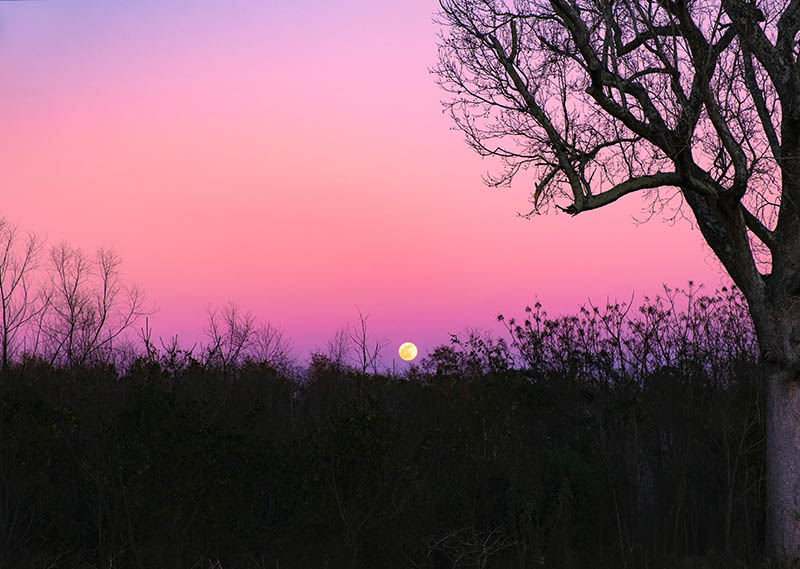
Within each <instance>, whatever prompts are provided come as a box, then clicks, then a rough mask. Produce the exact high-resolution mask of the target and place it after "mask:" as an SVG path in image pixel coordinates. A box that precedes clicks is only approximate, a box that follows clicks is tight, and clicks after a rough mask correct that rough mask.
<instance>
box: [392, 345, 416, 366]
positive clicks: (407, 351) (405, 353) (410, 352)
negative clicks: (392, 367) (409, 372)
mask: <svg viewBox="0 0 800 569" xmlns="http://www.w3.org/2000/svg"><path fill="white" fill-rule="evenodd" d="M397 353H399V354H400V357H401V358H403V359H404V360H406V361H407V362H410V361H411V360H413V359H414V358H416V357H417V347H416V346H415V345H414V344H412V343H411V342H406V343H404V344H401V345H400V349H399V350H397Z"/></svg>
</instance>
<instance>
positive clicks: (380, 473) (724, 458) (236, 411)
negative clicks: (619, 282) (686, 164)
mask: <svg viewBox="0 0 800 569" xmlns="http://www.w3.org/2000/svg"><path fill="white" fill-rule="evenodd" d="M498 320H499V321H500V322H501V323H502V324H503V325H504V326H505V328H506V332H507V333H506V335H505V337H502V338H497V337H493V336H492V335H490V334H487V333H484V332H480V331H471V332H466V333H464V334H460V335H454V336H452V338H451V342H450V343H449V344H447V345H443V346H440V347H438V348H436V349H434V350H433V351H432V352H431V353H430V355H429V356H428V357H426V358H424V359H423V360H422V362H421V363H420V364H419V365H414V366H411V367H410V368H409V369H408V370H407V371H405V372H403V373H397V372H393V371H391V370H386V371H380V370H378V371H377V372H376V371H375V370H373V369H371V367H370V362H371V361H372V360H371V359H370V357H369V353H370V351H359V346H360V345H361V344H359V343H358V340H359V339H361V340H363V345H364V346H369V347H370V350H371V349H372V348H373V347H376V346H379V345H380V343H379V342H374V341H373V340H371V339H369V338H368V336H367V330H366V317H363V316H362V318H361V324H360V325H356V326H353V327H349V328H347V329H343V330H342V331H340V333H338V334H337V337H336V338H334V339H333V340H332V341H331V343H330V344H329V345H328V347H327V350H320V351H318V352H317V353H314V354H312V356H311V359H310V362H309V363H308V365H306V366H299V365H297V364H296V363H293V362H292V361H291V358H288V357H278V358H276V357H272V356H274V354H275V353H276V352H275V350H274V349H273V350H272V351H271V350H270V349H268V348H269V345H271V346H272V347H273V348H275V346H279V347H280V346H284V347H285V346H286V345H287V343H286V341H285V340H284V339H283V338H282V336H281V335H280V334H279V333H277V340H276V332H275V331H276V330H277V329H276V328H275V327H269V326H266V327H261V331H260V332H258V330H259V326H258V325H257V324H256V323H255V321H254V320H253V318H252V317H251V316H249V315H248V314H247V313H243V312H241V311H238V310H237V309H236V308H235V305H228V306H227V307H225V308H223V309H221V310H219V311H216V312H212V313H211V315H210V318H209V325H208V330H207V331H208V332H209V333H210V334H209V337H210V338H216V341H211V342H209V345H208V346H207V347H205V348H203V349H202V350H200V351H198V352H197V353H194V351H193V350H192V349H184V348H181V347H179V343H178V342H177V339H175V340H174V341H173V342H161V343H160V344H161V345H159V346H156V345H154V343H153V342H152V341H151V340H150V335H149V333H148V332H147V328H145V329H144V330H142V331H141V333H140V338H139V340H140V341H139V345H140V348H139V350H138V352H137V354H136V355H135V356H134V357H132V358H130V359H128V360H127V363H126V365H125V366H124V367H121V366H117V365H114V363H113V362H112V361H110V360H104V359H97V360H86V361H84V362H83V363H81V364H80V365H79V364H78V362H69V361H68V360H66V359H61V360H59V359H58V358H56V359H53V360H48V359H46V358H42V357H27V358H20V359H13V358H12V359H11V360H10V362H9V364H8V366H7V368H6V369H5V371H4V372H3V376H2V377H3V380H2V382H1V383H0V480H1V481H2V484H0V566H3V567H12V568H13V567H53V566H76V567H77V566H82V567H161V566H163V567H309V568H311V567H314V568H316V567H398V568H399V567H421V568H422V567H425V568H432V569H433V568H444V567H447V568H451V567H459V568H466V567H475V568H520V569H521V568H532V567H548V568H550V567H555V568H558V567H564V568H568V567H584V566H596V567H615V568H616V567H645V566H647V567H665V568H666V567H736V566H739V567H745V566H753V567H755V566H759V564H760V563H761V562H762V557H761V556H762V552H763V546H762V544H763V536H764V516H765V509H764V391H763V389H764V388H763V384H762V382H761V381H760V378H759V374H758V371H757V370H758V361H757V360H758V354H757V348H756V345H757V344H756V341H755V338H754V334H753V330H752V323H751V321H750V319H749V316H748V313H747V308H746V304H745V303H744V301H743V299H742V296H741V294H740V293H739V292H738V290H737V289H735V288H732V289H722V290H720V291H717V292H716V293H714V294H712V295H706V294H703V291H702V289H701V288H699V287H696V286H694V285H691V284H690V286H689V287H687V288H685V289H669V288H667V289H665V290H664V292H663V293H662V294H661V295H659V296H657V297H655V298H644V299H643V301H642V302H641V303H639V304H638V305H636V306H634V305H632V304H631V303H609V304H607V305H606V306H593V305H592V304H587V305H586V306H584V307H583V308H582V309H581V310H580V311H579V312H578V313H577V314H575V315H571V316H559V317H551V316H549V315H548V314H547V313H546V312H545V311H544V309H543V307H542V306H541V305H539V304H534V305H533V306H531V307H528V308H526V309H525V311H524V313H523V315H522V316H521V317H520V318H505V317H503V316H499V317H498ZM270 330H272V332H271V333H270ZM359 330H361V331H363V335H362V336H359V335H358V332H359ZM245 332H246V333H245ZM270 338H271V342H272V343H271V344H270V342H268V341H267V340H269V339H270ZM265 345H266V346H267V348H264V349H261V348H263V347H264V346H265ZM259 346H260V347H261V348H260V347H259ZM353 346H355V348H356V349H354V350H351V348H352V347H353ZM259 350H261V351H259ZM348 351H349V353H350V357H349V358H348V357H347V354H348ZM277 352H278V353H284V352H282V351H281V349H278V350H277ZM359 354H360V355H359ZM364 354H368V355H367V356H365V355H364ZM285 355H286V354H285V353H284V356H285ZM365 358H366V359H365Z"/></svg>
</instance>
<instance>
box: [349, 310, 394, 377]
mask: <svg viewBox="0 0 800 569" xmlns="http://www.w3.org/2000/svg"><path fill="white" fill-rule="evenodd" d="M368 319H369V314H363V313H362V312H361V309H360V308H359V309H358V323H357V324H349V325H348V327H347V334H348V336H349V337H350V342H351V343H352V345H353V347H354V348H355V352H356V358H357V361H356V365H357V366H358V369H360V370H361V373H367V370H372V373H374V374H377V373H378V364H379V363H380V354H381V351H382V350H383V348H384V347H385V346H386V341H385V340H379V339H377V338H374V337H370V336H369V334H368V333H367V320H368Z"/></svg>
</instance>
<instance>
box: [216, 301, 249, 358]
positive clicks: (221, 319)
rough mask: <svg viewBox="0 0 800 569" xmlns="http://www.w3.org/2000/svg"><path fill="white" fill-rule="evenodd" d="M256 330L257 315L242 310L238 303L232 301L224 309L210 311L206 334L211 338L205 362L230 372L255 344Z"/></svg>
mask: <svg viewBox="0 0 800 569" xmlns="http://www.w3.org/2000/svg"><path fill="white" fill-rule="evenodd" d="M255 333H256V325H255V317H254V316H253V314H252V313H251V312H249V311H247V312H242V310H241V309H240V308H239V307H238V306H237V305H236V303H234V302H229V303H228V304H226V305H225V306H224V307H223V308H222V309H214V310H210V311H209V313H208V323H207V324H206V336H208V338H209V340H210V343H209V345H208V347H207V348H206V350H207V354H206V362H207V363H209V364H211V365H214V366H218V367H219V368H220V369H222V371H223V373H225V374H227V373H229V372H230V371H231V370H232V369H234V368H235V367H237V366H238V365H239V364H240V363H241V361H242V360H243V359H244V357H245V355H246V354H247V352H248V350H249V349H250V348H251V347H252V345H253V343H254V341H255Z"/></svg>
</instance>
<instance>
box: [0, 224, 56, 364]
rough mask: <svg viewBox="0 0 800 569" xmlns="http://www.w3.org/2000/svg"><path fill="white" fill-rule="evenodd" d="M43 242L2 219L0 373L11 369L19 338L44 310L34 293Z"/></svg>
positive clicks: (0, 248) (0, 245) (43, 304)
mask: <svg viewBox="0 0 800 569" xmlns="http://www.w3.org/2000/svg"><path fill="white" fill-rule="evenodd" d="M41 248H42V242H41V240H40V239H39V238H38V237H37V236H36V235H35V234H33V233H29V234H28V235H26V236H25V237H22V236H20V235H19V231H18V228H17V226H15V225H11V224H10V223H9V222H8V221H7V220H6V219H5V218H3V217H0V313H1V314H0V316H2V322H0V369H3V370H5V369H7V368H8V365H9V361H10V360H11V358H12V357H13V355H14V353H15V351H16V349H17V348H18V345H17V340H18V337H19V336H20V335H21V334H22V333H23V332H24V330H25V328H26V326H27V325H28V324H29V323H31V322H32V321H34V320H35V319H36V317H37V316H39V314H40V313H41V312H42V310H44V308H45V306H46V303H45V302H43V301H42V296H41V295H40V294H39V293H38V292H37V291H36V290H35V289H34V283H33V282H32V278H31V277H32V273H33V272H34V271H35V270H36V269H37V268H38V260H39V254H40V252H41Z"/></svg>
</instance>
